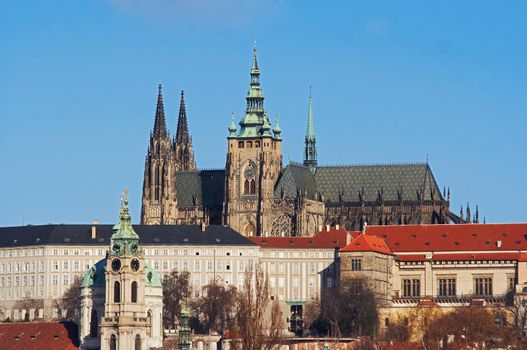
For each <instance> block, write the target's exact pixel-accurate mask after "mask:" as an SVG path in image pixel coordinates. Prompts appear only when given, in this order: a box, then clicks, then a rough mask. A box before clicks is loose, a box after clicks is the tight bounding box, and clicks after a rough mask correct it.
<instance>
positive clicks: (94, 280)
mask: <svg viewBox="0 0 527 350" xmlns="http://www.w3.org/2000/svg"><path fill="white" fill-rule="evenodd" d="M107 263H108V259H102V260H99V261H98V262H96V263H95V265H93V266H92V267H91V268H90V269H89V270H88V272H86V273H85V274H84V275H83V276H82V282H81V287H91V286H104V285H106V275H105V274H106V264H107Z"/></svg>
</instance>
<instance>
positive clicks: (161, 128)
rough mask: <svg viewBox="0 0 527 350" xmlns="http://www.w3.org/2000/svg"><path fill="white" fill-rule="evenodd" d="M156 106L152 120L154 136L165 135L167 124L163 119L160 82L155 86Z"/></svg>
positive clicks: (163, 110) (163, 111)
mask: <svg viewBox="0 0 527 350" xmlns="http://www.w3.org/2000/svg"><path fill="white" fill-rule="evenodd" d="M157 89H158V91H157V106H156V116H155V120H154V136H156V137H167V125H166V121H165V109H164V107H163V92H162V87H161V84H159V86H158V87H157Z"/></svg>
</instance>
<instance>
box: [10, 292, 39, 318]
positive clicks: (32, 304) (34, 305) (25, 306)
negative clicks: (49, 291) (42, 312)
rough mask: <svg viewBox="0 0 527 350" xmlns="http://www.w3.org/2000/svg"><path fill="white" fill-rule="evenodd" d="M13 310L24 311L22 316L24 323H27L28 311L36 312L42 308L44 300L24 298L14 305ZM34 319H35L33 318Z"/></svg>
mask: <svg viewBox="0 0 527 350" xmlns="http://www.w3.org/2000/svg"><path fill="white" fill-rule="evenodd" d="M14 308H15V309H18V310H24V311H25V314H24V315H22V317H23V319H24V321H26V322H28V321H29V310H31V309H33V310H35V311H38V309H43V308H44V300H43V299H33V298H29V297H27V298H24V299H21V300H18V301H17V302H16V303H15V305H14ZM35 318H36V317H35Z"/></svg>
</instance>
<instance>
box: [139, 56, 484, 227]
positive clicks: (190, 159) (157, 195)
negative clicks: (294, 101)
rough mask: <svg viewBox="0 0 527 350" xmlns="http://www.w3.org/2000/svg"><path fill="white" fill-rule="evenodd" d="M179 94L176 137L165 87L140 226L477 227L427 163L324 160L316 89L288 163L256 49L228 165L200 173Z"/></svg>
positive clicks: (231, 128)
mask: <svg viewBox="0 0 527 350" xmlns="http://www.w3.org/2000/svg"><path fill="white" fill-rule="evenodd" d="M183 97H184V95H183V93H182V94H181V103H180V108H179V117H178V124H177V132H176V136H175V138H174V139H172V140H171V139H170V135H169V132H168V130H167V127H166V121H165V113H164V108H163V96H162V93H161V86H160V87H159V93H158V98H157V107H156V113H155V121H154V129H153V131H152V132H151V134H150V145H149V147H148V152H147V157H146V161H145V173H144V182H143V198H142V212H141V223H142V224H199V223H206V224H208V223H211V224H224V225H229V226H231V227H232V228H233V229H235V230H237V231H238V232H240V233H242V234H244V235H265V236H267V235H269V236H284V235H285V236H289V235H293V236H309V235H312V234H314V233H315V232H316V231H317V230H320V229H321V226H322V225H341V226H342V227H345V228H346V229H348V230H359V229H361V228H362V227H363V226H364V225H365V224H375V225H403V224H440V223H450V222H454V223H470V222H476V221H477V220H478V213H477V212H476V215H475V216H474V217H471V216H470V214H467V217H466V218H463V213H461V215H459V216H458V215H455V214H454V213H452V212H451V211H450V190H448V193H447V191H446V189H445V188H444V189H443V191H442V192H441V190H440V189H439V186H438V184H437V182H436V181H435V178H434V175H433V173H432V170H431V168H430V166H429V164H428V163H409V164H378V165H350V166H319V164H318V159H317V143H316V136H315V131H314V118H313V108H312V99H311V93H310V94H309V100H308V111H307V129H306V134H305V139H304V154H303V163H293V162H292V163H289V164H286V165H284V164H283V159H282V137H281V129H280V127H279V125H278V117H277V118H276V123H275V126H274V127H272V125H271V121H270V119H269V116H268V115H267V114H266V112H265V109H264V94H263V90H262V88H261V85H260V68H259V66H258V61H257V57H256V48H255V49H254V52H253V60H252V67H251V70H250V84H249V90H248V93H247V97H246V108H245V113H244V115H243V117H242V118H241V120H240V122H239V127H238V126H237V125H236V124H235V121H234V114H233V115H232V122H231V125H230V126H229V127H228V132H229V134H228V136H227V159H226V164H225V169H220V170H197V169H196V164H195V161H194V153H193V150H192V139H191V137H190V134H189V128H188V122H187V113H186V109H185V103H184V98H183Z"/></svg>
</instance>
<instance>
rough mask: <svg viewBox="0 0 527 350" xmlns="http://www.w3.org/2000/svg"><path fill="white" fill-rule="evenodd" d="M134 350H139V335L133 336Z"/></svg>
mask: <svg viewBox="0 0 527 350" xmlns="http://www.w3.org/2000/svg"><path fill="white" fill-rule="evenodd" d="M135 350H141V336H140V335H139V334H138V335H136V336H135Z"/></svg>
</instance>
